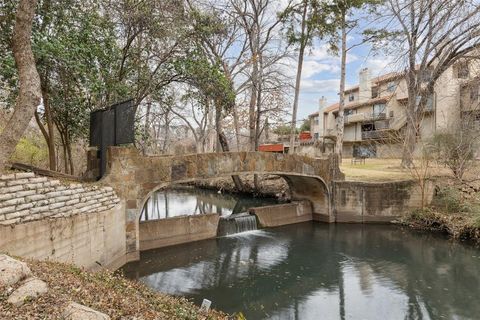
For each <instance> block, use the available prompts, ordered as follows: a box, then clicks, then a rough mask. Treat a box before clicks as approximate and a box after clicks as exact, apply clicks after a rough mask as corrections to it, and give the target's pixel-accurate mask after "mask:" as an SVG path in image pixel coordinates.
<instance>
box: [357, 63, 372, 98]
mask: <svg viewBox="0 0 480 320" xmlns="http://www.w3.org/2000/svg"><path fill="white" fill-rule="evenodd" d="M358 78H359V87H360V90H359V99H358V100H359V102H364V101H367V100H369V99H370V98H371V97H372V79H371V77H370V70H369V69H368V68H364V69H362V70H360V73H359V76H358Z"/></svg>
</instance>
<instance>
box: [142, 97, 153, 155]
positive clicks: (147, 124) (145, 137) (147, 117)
mask: <svg viewBox="0 0 480 320" xmlns="http://www.w3.org/2000/svg"><path fill="white" fill-rule="evenodd" d="M151 106H152V105H151V103H150V102H147V113H146V115H145V127H144V128H143V155H146V154H147V148H148V142H149V141H150V139H149V129H150V109H151Z"/></svg>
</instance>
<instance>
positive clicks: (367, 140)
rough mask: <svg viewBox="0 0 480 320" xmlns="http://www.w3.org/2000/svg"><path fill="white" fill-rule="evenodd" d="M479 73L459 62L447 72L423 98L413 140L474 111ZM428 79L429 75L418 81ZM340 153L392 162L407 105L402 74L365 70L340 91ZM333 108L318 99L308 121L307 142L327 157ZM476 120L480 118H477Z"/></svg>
mask: <svg viewBox="0 0 480 320" xmlns="http://www.w3.org/2000/svg"><path fill="white" fill-rule="evenodd" d="M479 74H480V72H479V68H478V67H477V65H474V64H473V63H469V62H466V61H463V62H461V63H457V64H456V65H454V66H452V67H450V68H449V69H447V70H446V71H445V72H444V73H443V74H442V76H441V77H440V78H439V79H438V81H437V83H436V85H435V90H434V94H433V95H432V96H431V97H429V98H428V102H427V106H426V108H425V110H424V115H423V117H422V122H421V127H420V136H419V139H424V138H429V137H432V136H433V135H434V133H435V132H436V131H438V130H442V129H447V128H449V127H450V126H453V125H454V124H455V123H457V121H459V120H460V119H461V117H462V115H463V114H465V112H470V113H471V112H476V110H478V96H479V94H478V92H479V88H478V75H479ZM424 76H425V77H428V76H429V75H428V74H426V75H424ZM345 99H346V105H345V129H344V150H343V154H344V155H345V156H346V157H350V156H367V157H385V158H388V157H398V156H399V155H400V153H401V150H402V147H401V145H400V144H399V143H398V142H399V141H400V140H401V136H402V132H403V129H404V128H405V125H406V121H407V117H406V106H407V102H408V93H407V84H406V80H405V77H404V75H403V74H401V73H388V74H384V75H381V76H379V77H371V75H370V70H369V69H362V70H361V71H360V73H359V84H358V85H356V86H353V87H351V88H348V89H347V90H345ZM337 116H338V103H335V104H332V105H327V103H326V100H325V98H322V99H320V108H319V111H318V112H316V113H313V114H311V115H310V116H309V118H310V123H311V132H312V136H313V137H314V138H315V139H317V140H319V141H320V142H321V143H320V145H322V149H323V151H324V152H332V151H333V148H334V146H335V140H336V121H337V120H336V118H337ZM479 120H480V117H479Z"/></svg>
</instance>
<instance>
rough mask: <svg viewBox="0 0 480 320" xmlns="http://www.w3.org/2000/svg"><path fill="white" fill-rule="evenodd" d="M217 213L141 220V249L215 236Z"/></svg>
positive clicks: (218, 218) (217, 220) (218, 217)
mask: <svg viewBox="0 0 480 320" xmlns="http://www.w3.org/2000/svg"><path fill="white" fill-rule="evenodd" d="M219 220H220V216H219V215H218V214H216V213H210V214H201V215H195V216H181V217H174V218H167V219H160V220H154V221H146V222H140V226H139V228H140V251H145V250H150V249H156V248H162V247H167V246H172V245H176V244H181V243H187V242H192V241H198V240H205V239H210V238H215V237H216V236H217V228H218V222H219Z"/></svg>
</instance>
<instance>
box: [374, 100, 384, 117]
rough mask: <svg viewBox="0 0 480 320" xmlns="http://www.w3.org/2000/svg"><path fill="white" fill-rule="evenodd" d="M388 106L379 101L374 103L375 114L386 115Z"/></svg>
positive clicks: (377, 115) (376, 115)
mask: <svg viewBox="0 0 480 320" xmlns="http://www.w3.org/2000/svg"><path fill="white" fill-rule="evenodd" d="M386 108H387V106H386V105H385V103H378V104H375V105H373V116H374V117H380V116H381V115H386Z"/></svg>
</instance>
